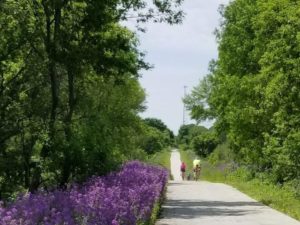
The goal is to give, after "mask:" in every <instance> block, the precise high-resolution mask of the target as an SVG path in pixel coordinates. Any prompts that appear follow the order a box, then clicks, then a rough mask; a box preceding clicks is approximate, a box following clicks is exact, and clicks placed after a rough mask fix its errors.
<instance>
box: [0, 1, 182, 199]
mask: <svg viewBox="0 0 300 225" xmlns="http://www.w3.org/2000/svg"><path fill="white" fill-rule="evenodd" d="M181 3H182V0H176V1H175V0H153V2H152V4H150V3H149V2H145V1H142V0H110V1H96V0H84V1H82V0H80V1H79V0H30V1H27V0H26V1H25V0H4V1H1V2H0V199H5V198H8V197H11V196H12V194H13V193H18V192H20V191H24V190H29V191H32V192H34V191H36V190H37V189H38V188H41V187H42V188H44V189H47V188H49V187H54V186H60V187H65V186H66V185H67V184H68V183H70V182H73V181H82V180H85V179H86V178H87V177H89V176H91V175H97V174H99V175H101V174H105V173H107V172H108V171H110V170H112V169H113V168H115V167H116V166H118V165H119V164H120V163H121V162H123V161H125V160H127V159H131V158H138V157H142V155H143V154H146V153H152V152H154V151H157V150H159V149H160V148H163V147H164V146H165V145H166V143H167V142H169V139H168V138H169V136H168V135H169V133H168V131H164V130H161V129H157V128H154V127H153V126H150V125H148V124H149V121H143V120H142V119H141V118H140V116H139V114H138V113H139V112H141V111H143V110H144V109H145V106H144V99H145V93H144V90H143V89H142V88H141V86H140V84H139V81H138V78H139V76H140V71H141V70H142V69H144V70H145V69H146V70H147V69H149V68H150V66H149V64H148V63H146V62H145V61H144V59H143V57H144V53H143V52H142V51H140V50H139V49H138V38H137V35H136V33H134V32H132V31H130V30H129V29H127V28H126V27H124V26H122V25H121V22H122V21H126V20H128V19H131V20H135V21H136V22H137V24H140V23H142V22H147V21H154V22H167V23H169V24H176V23H180V22H181V20H182V18H183V13H182V11H181V10H180V8H179V6H180V5H181ZM164 129H165V128H164ZM149 136H150V137H153V139H154V140H155V141H156V142H159V144H158V145H157V146H154V147H153V146H152V147H149V146H148V145H151V144H152V145H154V144H153V143H152V142H155V141H153V140H152V142H151V140H150V139H151V138H149ZM161 136H163V138H162V137H161ZM147 138H148V139H149V140H150V141H149V140H148V139H147ZM155 138H156V139H159V140H156V139H155ZM160 139H161V140H160Z"/></svg>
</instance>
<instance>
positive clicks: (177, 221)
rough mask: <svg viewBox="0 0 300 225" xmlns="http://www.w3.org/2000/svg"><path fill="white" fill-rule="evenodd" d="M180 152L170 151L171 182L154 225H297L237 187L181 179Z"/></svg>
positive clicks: (297, 222)
mask: <svg viewBox="0 0 300 225" xmlns="http://www.w3.org/2000/svg"><path fill="white" fill-rule="evenodd" d="M180 163H181V161H180V154H179V152H178V151H177V150H173V152H172V154H171V173H172V174H173V177H174V181H170V182H169V184H168V192H167V200H166V202H165V204H164V205H163V211H162V216H161V219H159V220H158V221H157V223H156V224H157V225H202V224H203V225H300V222H299V221H297V220H295V219H292V218H290V217H289V216H287V215H284V214H282V213H280V212H278V211H276V210H274V209H271V208H270V207H267V206H265V205H263V204H261V203H259V202H257V201H255V200H253V199H252V198H250V197H248V196H247V195H245V194H243V193H241V192H240V191H238V190H237V189H235V188H233V187H231V186H228V185H225V184H218V183H210V182H205V181H200V182H194V181H181V178H180Z"/></svg>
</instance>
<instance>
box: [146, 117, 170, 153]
mask: <svg viewBox="0 0 300 225" xmlns="http://www.w3.org/2000/svg"><path fill="white" fill-rule="evenodd" d="M143 122H144V123H145V126H144V131H145V135H144V136H143V138H142V140H141V147H142V149H143V150H145V151H146V152H147V153H148V154H153V153H155V152H158V151H161V150H163V149H164V148H166V147H168V146H172V145H173V144H174V134H173V132H172V131H171V130H170V129H169V128H168V127H167V126H166V125H165V124H164V123H163V122H162V121H161V120H160V119H156V118H146V119H144V120H143Z"/></svg>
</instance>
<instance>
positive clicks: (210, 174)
mask: <svg viewBox="0 0 300 225" xmlns="http://www.w3.org/2000/svg"><path fill="white" fill-rule="evenodd" d="M180 153H181V158H182V160H183V161H184V162H186V164H187V166H188V168H192V160H193V159H194V157H195V155H194V154H193V152H191V151H183V150H180ZM200 180H207V181H210V182H218V183H226V184H229V185H231V186H233V187H235V188H237V189H238V190H240V191H241V192H243V193H245V194H247V195H249V196H250V197H252V198H254V199H256V200H257V201H259V202H261V203H263V204H265V205H268V206H270V207H272V208H274V209H277V210H278V211H281V212H283V213H285V214H288V215H289V216H291V217H293V218H295V219H297V220H300V198H299V196H297V195H296V193H295V191H294V190H293V189H292V188H291V187H290V186H288V185H285V186H278V185H275V184H271V183H267V182H265V181H264V180H261V179H257V178H254V179H253V178H252V176H250V174H249V172H248V171H247V170H245V169H239V170H236V171H235V172H233V171H232V170H231V169H230V168H229V167H228V166H227V164H226V163H217V162H215V165H212V164H211V163H210V162H208V161H203V160H202V169H201V176H200Z"/></svg>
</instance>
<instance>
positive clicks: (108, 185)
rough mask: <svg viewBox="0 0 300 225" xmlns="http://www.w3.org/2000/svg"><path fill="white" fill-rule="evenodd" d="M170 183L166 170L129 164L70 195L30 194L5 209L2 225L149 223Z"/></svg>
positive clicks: (0, 211)
mask: <svg viewBox="0 0 300 225" xmlns="http://www.w3.org/2000/svg"><path fill="white" fill-rule="evenodd" d="M167 179H168V172H167V171H166V170H164V169H162V168H159V167H155V166H149V165H146V164H143V163H141V162H137V161H134V162H129V163H127V164H125V165H124V166H123V167H122V169H121V170H120V172H117V173H111V174H109V175H108V176H105V177H93V178H91V179H90V180H89V181H88V182H86V183H85V184H84V185H77V186H74V187H72V188H71V189H70V190H67V191H60V190H57V191H54V192H51V193H45V192H39V193H37V194H28V195H25V196H23V197H21V198H19V199H17V201H16V202H15V203H13V204H11V205H10V206H8V207H6V208H4V207H3V206H2V205H1V203H0V224H1V225H73V224H80V225H96V224H97V225H98V224H99V225H121V224H122V225H123V224H124V225H127V224H128V225H133V224H137V223H142V222H144V221H147V220H148V219H149V217H150V215H151V212H152V207H153V206H154V204H155V202H156V201H158V200H159V198H160V196H161V194H162V192H163V190H164V188H165V185H166V183H167Z"/></svg>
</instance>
